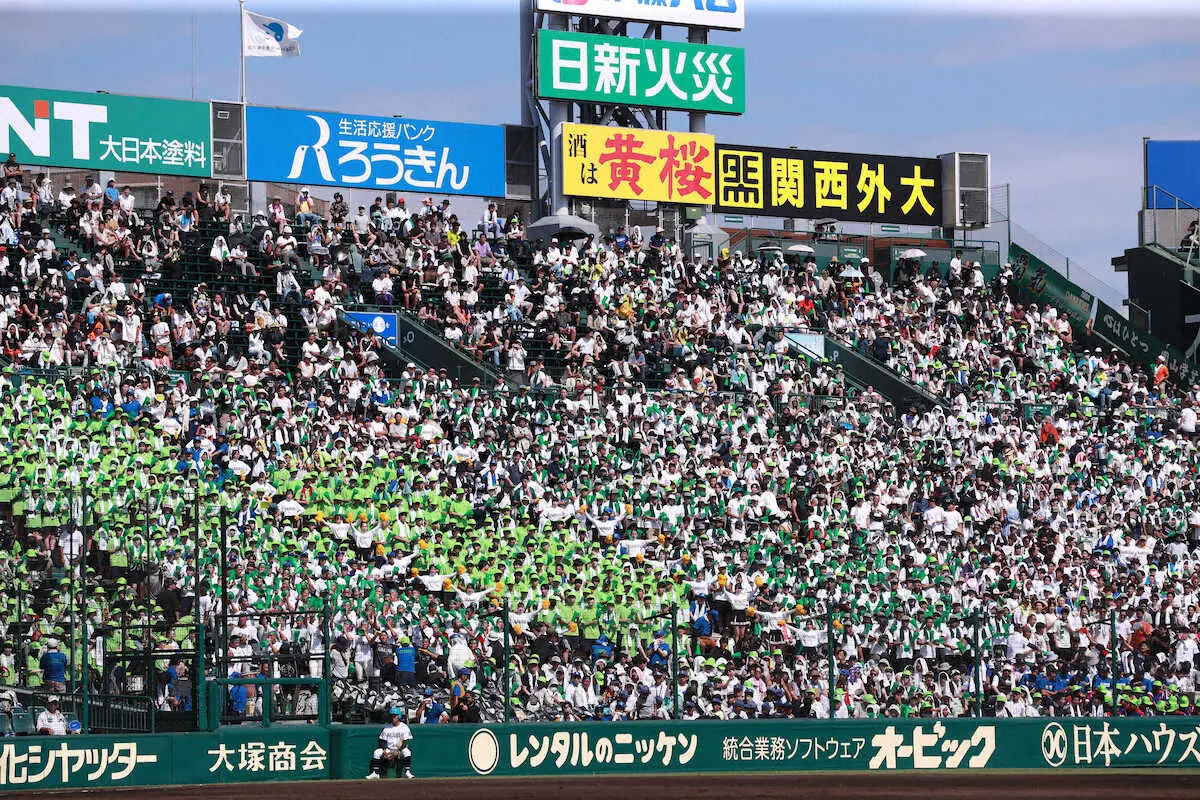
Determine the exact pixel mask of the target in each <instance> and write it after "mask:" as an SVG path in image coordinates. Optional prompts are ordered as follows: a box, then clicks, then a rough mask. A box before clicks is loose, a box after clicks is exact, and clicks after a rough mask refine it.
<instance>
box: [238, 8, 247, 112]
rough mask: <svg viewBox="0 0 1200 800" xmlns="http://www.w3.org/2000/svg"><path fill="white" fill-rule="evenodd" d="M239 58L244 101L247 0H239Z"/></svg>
mask: <svg viewBox="0 0 1200 800" xmlns="http://www.w3.org/2000/svg"><path fill="white" fill-rule="evenodd" d="M238 41H239V42H240V43H241V45H240V49H239V50H238V59H239V60H240V62H241V67H242V69H241V79H242V103H243V104H245V102H246V0H238Z"/></svg>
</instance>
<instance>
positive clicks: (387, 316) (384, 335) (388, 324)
mask: <svg viewBox="0 0 1200 800" xmlns="http://www.w3.org/2000/svg"><path fill="white" fill-rule="evenodd" d="M345 317H346V321H347V322H349V323H350V324H351V325H353V326H354V327H355V328H358V329H359V330H360V331H362V332H363V333H368V332H370V333H373V334H375V335H376V336H378V337H379V338H380V339H382V340H383V341H384V342H386V343H387V344H389V345H391V346H392V347H397V346H398V339H397V336H396V331H397V330H398V327H399V326H398V325H397V322H396V314H394V313H390V312H385V311H380V312H370V311H347V312H345Z"/></svg>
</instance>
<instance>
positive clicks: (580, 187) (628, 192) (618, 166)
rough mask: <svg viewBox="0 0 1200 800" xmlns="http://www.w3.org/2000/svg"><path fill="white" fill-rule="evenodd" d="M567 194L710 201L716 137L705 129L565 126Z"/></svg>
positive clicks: (713, 189)
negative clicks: (651, 129)
mask: <svg viewBox="0 0 1200 800" xmlns="http://www.w3.org/2000/svg"><path fill="white" fill-rule="evenodd" d="M562 149H563V194H568V195H574V196H578V197H611V198H614V199H618V200H648V201H655V202H660V203H684V204H689V203H690V204H692V205H707V204H709V203H711V202H712V200H713V195H714V192H715V188H716V184H715V177H714V174H713V173H714V168H715V160H714V156H713V154H714V152H715V150H716V143H715V142H714V141H713V137H711V136H708V135H707V134H703V133H676V132H673V131H648V130H639V129H634V128H608V127H604V126H602V125H574V124H570V123H568V124H564V125H563V126H562Z"/></svg>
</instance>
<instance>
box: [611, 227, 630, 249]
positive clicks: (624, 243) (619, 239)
mask: <svg viewBox="0 0 1200 800" xmlns="http://www.w3.org/2000/svg"><path fill="white" fill-rule="evenodd" d="M613 248H614V249H615V250H616V251H617V253H618V254H620V255H624V254H626V253H628V252H629V237H628V236H626V235H625V226H623V225H622V226H621V227H619V228H617V235H616V236H614V237H613Z"/></svg>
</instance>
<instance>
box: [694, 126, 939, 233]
mask: <svg viewBox="0 0 1200 800" xmlns="http://www.w3.org/2000/svg"><path fill="white" fill-rule="evenodd" d="M716 170H717V196H716V199H715V200H714V201H713V206H714V209H715V210H716V211H718V212H733V213H743V212H744V213H748V214H758V215H763V216H775V217H800V218H804V219H821V218H830V219H839V220H846V221H857V222H894V223H903V224H909V225H941V224H942V167H941V162H939V161H938V160H937V159H936V158H910V157H907V156H878V155H865V154H862V153H832V152H826V151H819V150H796V149H790V148H788V149H783V148H769V147H753V146H744V145H732V144H720V145H717V166H716Z"/></svg>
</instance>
